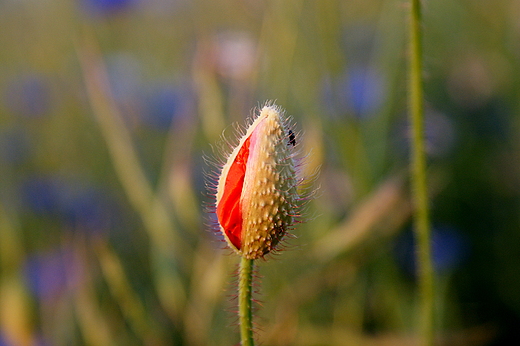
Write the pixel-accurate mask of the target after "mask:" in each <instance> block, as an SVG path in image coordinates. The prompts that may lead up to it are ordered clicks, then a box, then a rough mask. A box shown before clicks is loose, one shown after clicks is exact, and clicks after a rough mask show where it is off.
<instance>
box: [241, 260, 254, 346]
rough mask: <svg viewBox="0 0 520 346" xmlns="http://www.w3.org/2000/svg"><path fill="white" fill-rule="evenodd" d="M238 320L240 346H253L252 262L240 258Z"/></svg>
mask: <svg viewBox="0 0 520 346" xmlns="http://www.w3.org/2000/svg"><path fill="white" fill-rule="evenodd" d="M238 280H239V282H238V318H239V323H240V340H241V345H242V346H254V341H253V312H252V304H251V303H252V301H251V298H252V291H253V285H252V284H253V260H251V259H247V258H245V257H242V260H241V262H240V273H239V277H238Z"/></svg>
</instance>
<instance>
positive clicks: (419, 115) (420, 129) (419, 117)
mask: <svg viewBox="0 0 520 346" xmlns="http://www.w3.org/2000/svg"><path fill="white" fill-rule="evenodd" d="M409 29H410V32H409V40H410V43H409V47H410V48H409V49H410V63H409V67H408V73H409V75H408V81H409V85H408V97H409V102H410V110H409V117H410V123H411V128H412V145H411V152H410V155H411V184H412V195H413V201H414V204H415V211H416V212H415V239H416V244H417V254H416V258H417V274H418V281H419V294H420V333H421V334H420V339H421V340H420V341H421V342H420V344H421V345H424V346H431V345H433V336H434V325H433V324H434V319H433V303H434V286H433V285H434V282H433V266H432V258H431V241H430V237H431V235H430V221H429V210H428V191H427V186H426V155H425V143H424V130H425V129H424V110H423V85H422V34H421V4H420V0H411V6H410V27H409Z"/></svg>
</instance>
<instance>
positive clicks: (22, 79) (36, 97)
mask: <svg viewBox="0 0 520 346" xmlns="http://www.w3.org/2000/svg"><path fill="white" fill-rule="evenodd" d="M51 103H52V102H51V90H50V85H49V82H48V80H47V79H46V78H45V77H44V76H42V75H38V74H27V75H20V76H18V78H17V79H15V80H14V81H12V82H11V83H10V84H8V86H7V89H6V93H5V104H6V106H7V109H8V110H9V111H11V112H12V113H14V114H16V115H19V116H24V117H28V118H38V117H42V116H45V115H47V114H48V113H49V111H50V106H51Z"/></svg>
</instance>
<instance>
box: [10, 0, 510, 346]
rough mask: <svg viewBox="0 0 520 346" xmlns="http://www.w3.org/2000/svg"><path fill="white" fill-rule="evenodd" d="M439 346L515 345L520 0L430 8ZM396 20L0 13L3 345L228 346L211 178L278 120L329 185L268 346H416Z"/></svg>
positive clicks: (294, 9)
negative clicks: (259, 129)
mask: <svg viewBox="0 0 520 346" xmlns="http://www.w3.org/2000/svg"><path fill="white" fill-rule="evenodd" d="M424 3H425V10H424V25H423V28H424V33H425V38H424V44H425V51H424V59H425V71H424V72H425V73H424V77H425V94H426V137H427V148H428V162H429V185H430V188H431V196H432V203H431V205H432V210H431V213H432V226H433V239H432V246H433V255H434V262H435V268H436V274H437V277H436V326H437V340H438V344H439V345H512V344H515V343H518V341H519V339H520V337H519V334H518V328H519V327H520V228H519V225H520V220H519V215H520V199H519V196H520V141H519V139H520V137H519V136H518V132H519V127H520V123H519V119H520V117H519V106H520V104H519V100H520V97H519V96H520V83H518V80H519V78H520V64H519V61H520V2H519V1H516V0H496V1H483V0H478V1H477V0H459V1H446V0H440V1H425V2H424ZM407 9H408V4H407V2H406V1H372V0H363V1H361V0H352V1H340V0H322V1H304V0H286V1H275V0H270V1H269V0H265V1H261V0H240V1H239V0H235V1H232V0H214V1H202V0H76V1H72V0H53V1H52V0H40V1H37V0H0V100H1V101H0V345H2V346H4V345H9V346H11V345H15V346H18V345H21V346H23V345H38V346H52V345H236V344H237V343H238V328H237V326H236V323H237V319H236V317H235V313H234V311H236V309H237V302H236V299H235V297H236V287H235V286H236V270H237V260H238V259H237V256H235V255H234V254H232V253H231V252H230V251H229V250H223V243H222V242H221V241H220V238H219V237H218V236H215V235H214V234H213V233H212V232H211V230H210V227H209V226H208V224H210V223H211V220H212V218H214V217H213V216H211V215H208V214H207V213H206V211H205V208H204V205H205V204H207V203H211V201H210V200H209V199H208V198H207V197H206V196H207V195H206V194H205V180H204V172H207V171H210V170H211V168H210V167H208V165H207V164H206V163H205V162H204V160H203V156H204V155H209V156H212V155H213V152H212V146H214V145H215V144H216V143H218V141H219V139H220V135H221V133H222V132H223V131H225V132H224V133H225V134H226V136H227V137H228V138H233V136H234V134H233V130H232V126H231V124H232V123H236V122H238V123H241V124H242V123H244V121H245V119H246V118H247V117H248V116H249V115H250V114H251V109H253V108H254V107H257V106H261V105H262V104H263V103H264V102H265V101H266V100H276V102H277V104H279V105H281V106H282V107H284V108H285V109H286V110H287V114H289V115H292V116H294V118H295V120H296V122H297V124H298V128H297V130H298V131H299V130H301V131H302V133H303V134H304V135H303V136H302V137H300V138H297V141H298V142H299V143H301V146H302V151H303V152H311V154H310V156H309V158H308V159H307V162H308V164H307V166H306V173H307V174H311V173H312V172H313V171H314V170H315V169H316V168H317V167H320V171H321V173H320V176H319V178H318V179H317V181H316V182H315V185H316V186H319V192H318V197H317V198H316V199H314V200H313V201H312V202H311V203H310V204H309V208H308V211H307V216H308V219H309V220H308V222H307V223H305V224H302V225H300V226H299V227H297V229H296V230H295V232H294V233H295V236H296V237H294V238H291V239H288V241H287V242H286V244H285V246H284V247H285V250H284V251H282V252H281V253H280V254H278V255H274V256H272V255H270V256H268V257H267V260H266V261H262V260H260V261H257V262H258V264H259V265H258V278H257V280H256V282H257V290H258V291H259V293H257V294H256V296H255V297H256V299H257V300H258V301H259V304H258V309H257V312H256V314H255V315H256V317H255V321H256V323H257V325H258V333H257V339H258V341H259V342H261V344H263V345H300V346H305V345H309V346H311V345H316V346H318V345H414V344H416V341H417V338H416V335H415V331H416V327H417V304H416V301H417V296H416V282H415V275H414V268H415V265H414V256H413V255H414V245H413V237H412V235H411V232H410V218H411V213H412V209H411V206H410V200H409V189H408V185H409V184H408V171H407V169H408V168H407V165H408V159H407V156H408V144H407V143H408V125H407V119H406V102H407V100H406V70H405V68H406V56H407V52H406V31H405V30H406V23H407V15H406V11H407Z"/></svg>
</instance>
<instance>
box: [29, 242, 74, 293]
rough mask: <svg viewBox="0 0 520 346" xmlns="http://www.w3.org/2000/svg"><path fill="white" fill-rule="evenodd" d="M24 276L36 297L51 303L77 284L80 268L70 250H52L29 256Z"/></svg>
mask: <svg viewBox="0 0 520 346" xmlns="http://www.w3.org/2000/svg"><path fill="white" fill-rule="evenodd" d="M25 275H26V278H27V282H28V284H29V288H30V290H31V292H32V293H33V294H34V295H35V296H36V297H38V298H39V299H41V300H46V301H48V300H51V301H52V300H53V299H55V298H57V297H58V296H60V295H62V294H63V293H65V292H66V291H67V289H70V288H73V287H74V286H75V285H77V284H78V282H79V279H80V278H81V267H80V266H79V265H78V262H77V260H76V258H75V257H74V253H73V252H72V250H54V251H52V252H46V253H41V254H36V255H31V256H29V257H28V259H27V262H26V265H25Z"/></svg>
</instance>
